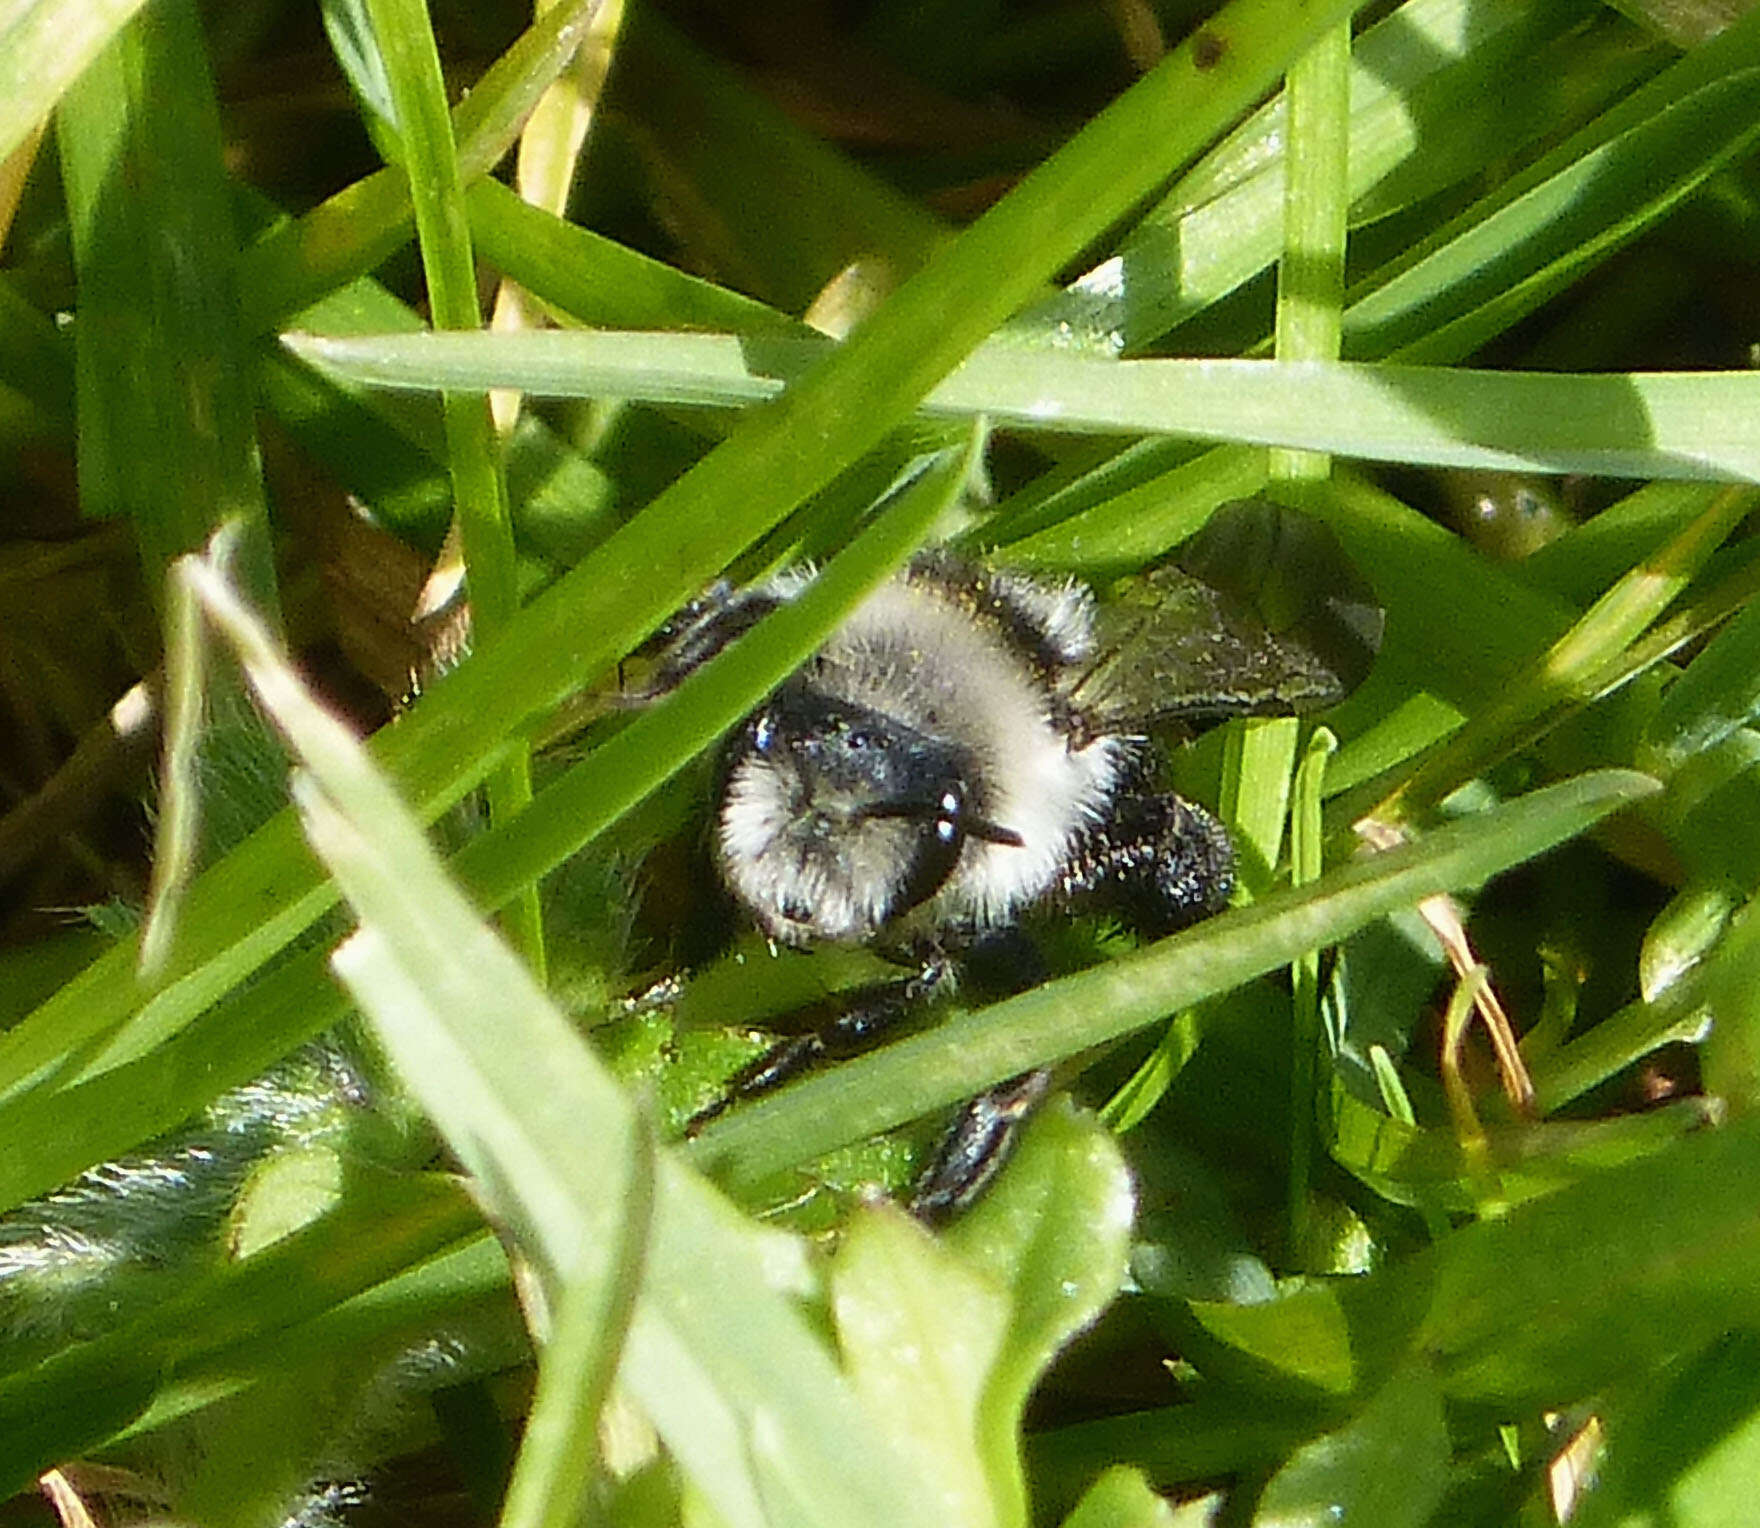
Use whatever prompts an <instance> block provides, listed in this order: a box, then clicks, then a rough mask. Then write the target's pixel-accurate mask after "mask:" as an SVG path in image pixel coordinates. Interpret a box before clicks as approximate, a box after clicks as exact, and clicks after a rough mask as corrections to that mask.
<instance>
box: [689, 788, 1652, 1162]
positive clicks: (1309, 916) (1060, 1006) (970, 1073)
mask: <svg viewBox="0 0 1760 1528" xmlns="http://www.w3.org/2000/svg"><path fill="white" fill-rule="evenodd" d="M1656 788H1657V787H1656V785H1655V782H1654V781H1652V780H1650V779H1648V778H1647V777H1645V776H1642V775H1635V774H1630V773H1625V772H1619V771H1612V772H1607V773H1605V774H1602V775H1599V776H1586V777H1584V778H1582V779H1579V780H1576V781H1572V782H1569V783H1567V784H1565V785H1560V786H1553V787H1549V788H1547V789H1546V790H1542V791H1538V792H1536V793H1534V794H1533V795H1532V796H1530V797H1527V798H1525V799H1523V800H1521V801H1518V802H1514V803H1512V804H1510V805H1508V806H1505V807H1502V808H1499V809H1498V810H1497V811H1495V812H1491V813H1488V814H1485V815H1484V816H1481V817H1477V818H1474V819H1472V820H1470V821H1468V822H1464V823H1459V824H1455V825H1452V826H1450V827H1447V828H1443V829H1441V830H1439V831H1437V832H1436V833H1433V834H1431V835H1429V836H1428V837H1427V838H1426V839H1425V840H1424V841H1423V842H1422V843H1419V844H1415V845H1410V846H1408V847H1406V848H1403V849H1400V850H1396V851H1394V852H1392V853H1389V854H1386V855H1378V856H1376V857H1374V858H1373V859H1371V860H1366V861H1359V862H1357V863H1354V864H1350V865H1346V866H1343V867H1341V868H1339V869H1337V870H1335V871H1333V872H1332V874H1331V875H1329V876H1327V877H1324V878H1322V879H1321V880H1320V881H1318V882H1316V883H1315V884H1314V885H1313V886H1310V887H1306V888H1303V889H1302V890H1300V891H1289V892H1283V893H1279V894H1277V895H1275V896H1272V897H1268V898H1266V899H1265V900H1264V901H1262V902H1258V903H1256V904H1254V905H1253V906H1252V907H1248V908H1242V909H1238V910H1236V911H1234V912H1230V913H1226V914H1224V915H1222V916H1221V917H1218V918H1213V919H1211V920H1209V921H1208V922H1206V923H1204V924H1201V925H1200V926H1199V927H1197V928H1195V929H1192V930H1189V931H1188V932H1186V933H1183V934H1177V935H1175V936H1174V937H1173V938H1171V939H1166V940H1163V941H1161V942H1160V943H1158V944H1156V945H1153V946H1151V947H1150V948H1148V949H1146V950H1143V951H1141V952H1140V953H1138V954H1136V955H1133V956H1127V957H1125V958H1124V959H1121V960H1118V961H1115V962H1114V963H1112V964H1111V965H1109V966H1105V967H1102V968H1099V969H1096V970H1092V971H1086V972H1083V973H1081V974H1079V975H1076V976H1070V977H1065V978H1063V979H1061V980H1058V981H1054V982H1051V983H1048V984H1047V985H1045V986H1043V987H1039V988H1037V989H1035V990H1034V991H1032V992H1029V993H1026V994H1024V995H1023V996H1021V997H1018V998H1012V999H1010V1000H1009V1001H1007V1002H1004V1003H998V1004H996V1005H995V1006H993V1007H990V1008H987V1009H984V1010H982V1011H981V1012H977V1013H971V1014H967V1015H964V1016H963V1017H960V1018H957V1019H954V1020H950V1021H949V1022H948V1023H946V1024H943V1025H941V1026H939V1027H938V1028H937V1029H936V1031H935V1032H934V1033H932V1034H925V1035H921V1036H918V1037H916V1038H913V1039H909V1040H904V1041H901V1042H899V1043H898V1044H895V1045H891V1046H888V1047H886V1048H885V1049H884V1050H881V1051H878V1052H876V1053H875V1054H873V1055H871V1056H866V1057H863V1058H861V1059H859V1060H856V1061H851V1062H848V1063H846V1064H845V1065H843V1066H840V1067H838V1068H837V1069H836V1071H835V1072H833V1073H828V1074H824V1075H821V1076H816V1077H809V1078H807V1079H805V1080H804V1081H802V1082H800V1083H798V1084H796V1085H794V1086H792V1087H790V1088H788V1089H786V1090H785V1091H783V1092H782V1093H780V1094H779V1095H777V1096H776V1097H774V1098H768V1099H759V1100H755V1101H753V1102H752V1103H750V1104H748V1105H746V1106H745V1107H744V1108H742V1109H740V1110H738V1111H736V1112H734V1113H731V1114H728V1115H725V1116H723V1117H722V1118H721V1119H719V1120H716V1121H715V1122H714V1123H713V1124H711V1125H710V1126H709V1127H708V1129H706V1130H705V1131H704V1132H703V1133H702V1135H700V1136H699V1137H697V1139H696V1140H695V1141H694V1142H693V1143H692V1155H693V1156H694V1157H695V1158H697V1159H698V1160H700V1161H703V1162H704V1163H707V1164H713V1165H714V1167H715V1170H716V1172H717V1173H718V1174H720V1175H725V1176H726V1177H727V1178H728V1180H729V1181H732V1182H734V1183H755V1182H758V1181H761V1180H762V1178H763V1177H764V1175H765V1174H767V1173H770V1172H774V1171H776V1170H777V1169H779V1168H782V1167H787V1166H791V1165H793V1164H795V1163H798V1162H802V1161H806V1160H810V1159H811V1158H812V1157H814V1156H817V1155H820V1154H822V1153H823V1152H825V1151H829V1150H831V1149H833V1148H834V1147H836V1146H840V1145H843V1144H845V1143H846V1142H848V1141H852V1140H860V1139H862V1138H863V1137H865V1136H868V1135H872V1134H873V1133H875V1132H876V1131H879V1130H885V1129H890V1128H891V1127H892V1126H894V1125H898V1124H901V1123H903V1122H904V1121H905V1120H908V1119H912V1118H915V1117H916V1116H917V1115H919V1114H922V1113H925V1112H927V1111H928V1110H930V1109H936V1108H942V1107H945V1106H946V1105H948V1104H952V1103H956V1102H958V1101H960V1100H961V1099H964V1098H968V1097H970V1096H971V1094H972V1092H973V1090H974V1089H977V1088H982V1087H985V1086H988V1085H989V1084H991V1083H993V1082H1001V1081H1003V1080H1004V1079H1005V1078H1008V1077H1013V1076H1016V1075H1017V1074H1019V1073H1020V1072H1023V1071H1025V1070H1027V1069H1029V1068H1031V1067H1035V1066H1042V1065H1044V1064H1046V1063H1048V1062H1050V1061H1053V1060H1056V1059H1058V1058H1061V1057H1064V1056H1069V1055H1074V1054H1075V1053H1077V1052H1078V1051H1082V1050H1085V1049H1087V1048H1089V1047H1090V1046H1095V1045H1100V1044H1104V1043H1105V1042H1107V1041H1108V1040H1112V1039H1115V1038H1117V1037H1118V1036H1119V1035H1122V1034H1129V1033H1131V1032H1132V1031H1133V1030H1136V1029H1140V1028H1142V1027H1143V1026H1144V1025H1147V1024H1150V1023H1153V1022H1154V1021H1155V1020H1156V1019H1158V1018H1161V1017H1163V1016H1164V1015H1166V1014H1168V1013H1170V1012H1173V1011H1174V1010H1175V1009H1178V1008H1182V1007H1185V1006H1187V1005H1189V1004H1191V1003H1195V1002H1198V1001H1200V1000H1201V999H1203V998H1205V997H1208V996H1211V995H1213V994H1215V993H1218V992H1222V991H1225V990H1227V989H1228V988H1230V987H1234V986H1238V985H1239V984H1240V983H1241V982H1244V981H1248V980H1250V979H1251V978H1253V977H1254V976H1258V975H1262V974H1264V973H1265V972H1267V971H1271V970H1275V969H1276V968H1277V967H1278V966H1280V965H1287V964H1288V963H1289V962H1290V961H1291V960H1293V959H1294V958H1295V957H1296V956H1297V955H1299V954H1301V953H1302V952H1303V951H1305V950H1309V949H1313V948H1315V947H1316V946H1318V945H1321V944H1325V943H1328V942H1331V941H1334V940H1337V939H1340V938H1342V937H1343V936H1344V935H1345V934H1347V933H1349V932H1350V931H1352V930H1354V929H1357V928H1360V927H1362V926H1363V925H1364V924H1365V923H1367V922H1369V921H1370V920H1371V919H1373V918H1376V917H1379V916H1381V915H1383V914H1384V913H1387V912H1390V911H1392V910H1393V909H1394V908H1397V907H1401V906H1404V905H1407V904H1408V903H1409V902H1411V901H1413V900H1415V899H1417V898H1420V897H1424V896H1429V895H1431V894H1433V893H1435V892H1439V891H1446V890H1451V889H1455V888H1458V887H1461V886H1464V885H1470V884H1474V883H1476V882H1478V881H1481V880H1483V879H1485V878H1486V877H1487V876H1489V875H1492V874H1495V873H1496V871H1497V870H1499V869H1502V868H1505V867H1507V866H1508V865H1511V864H1515V863H1518V862H1520V861H1521V860H1523V859H1527V858H1531V857H1532V856H1533V855H1535V854H1539V853H1541V852H1543V851H1544V850H1545V849H1547V848H1550V847H1551V846H1552V845H1554V844H1556V843H1559V842H1562V841H1563V840H1564V839H1566V838H1569V837H1570V836H1572V835H1573V834H1575V833H1578V832H1581V831H1582V830H1583V829H1585V828H1586V827H1588V826H1589V825H1590V824H1592V823H1594V822H1596V821H1599V820H1600V819H1601V818H1602V817H1604V816H1606V815H1607V814H1608V813H1610V812H1613V811H1617V810H1618V809H1620V808H1621V807H1623V806H1628V805H1632V804H1635V803H1636V802H1638V801H1641V800H1643V799H1644V798H1645V797H1647V796H1650V795H1653V794H1654V793H1655V791H1656Z"/></svg>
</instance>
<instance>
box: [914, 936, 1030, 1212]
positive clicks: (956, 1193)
mask: <svg viewBox="0 0 1760 1528" xmlns="http://www.w3.org/2000/svg"><path fill="white" fill-rule="evenodd" d="M960 974H961V980H962V981H964V982H967V983H969V984H971V985H972V986H973V987H974V988H976V989H978V990H980V991H982V992H984V993H985V994H986V995H993V996H1003V995H1013V994H1014V993H1017V992H1025V991H1026V990H1027V989H1028V988H1029V987H1033V986H1037V985H1038V984H1039V983H1040V982H1042V981H1044V980H1045V979H1046V978H1047V977H1048V976H1049V975H1050V974H1051V973H1050V971H1049V970H1047V969H1046V966H1045V961H1044V957H1043V956H1042V955H1041V954H1040V952H1039V948H1038V946H1037V945H1035V944H1034V943H1033V941H1032V940H1031V939H1030V938H1029V937H1028V936H1027V935H1026V934H1025V933H1023V932H1022V931H1021V930H1020V929H1018V928H1001V929H994V930H992V931H991V932H989V933H988V934H986V935H985V936H984V937H983V938H981V939H979V940H978V941H977V942H976V943H975V944H973V945H972V946H971V948H970V949H968V950H967V951H966V953H965V958H964V960H963V961H962V963H961V972H960ZM1050 1091H1051V1068H1049V1067H1035V1068H1034V1069H1033V1070H1032V1071H1030V1072H1022V1073H1021V1074H1020V1076H1018V1077H1011V1078H1010V1079H1009V1080H1008V1081H1007V1082H1003V1083H998V1084H997V1085H996V1086H995V1087H993V1088H989V1089H987V1090H986V1091H984V1092H982V1093H980V1094H979V1095H978V1096H977V1097H976V1098H973V1099H970V1100H968V1101H967V1102H966V1103H965V1104H963V1105H961V1107H960V1111H959V1113H958V1114H956V1115H955V1116H954V1118H953V1123H952V1124H951V1125H949V1126H948V1127H947V1133H946V1134H945V1135H943V1136H942V1137H941V1142H940V1144H939V1145H938V1146H937V1147H936V1148H935V1155H934V1156H933V1157H932V1158H930V1161H929V1165H928V1166H927V1167H926V1168H925V1169H924V1170H923V1171H922V1172H921V1173H920V1174H919V1175H918V1177H917V1181H916V1183H915V1185H914V1186H913V1187H912V1189H911V1196H910V1199H909V1201H908V1202H907V1205H906V1207H907V1208H908V1209H909V1210H910V1212H911V1214H913V1215H915V1216H916V1217H917V1219H918V1220H920V1221H922V1222H923V1223H924V1224H925V1225H930V1226H939V1225H945V1224H946V1223H947V1222H948V1221H949V1220H951V1219H953V1217H954V1216H955V1215H957V1214H959V1213H960V1212H961V1211H962V1210H965V1209H966V1208H968V1207H969V1206H970V1205H971V1204H973V1203H974V1202H975V1201H976V1200H977V1199H978V1197H979V1196H980V1195H981V1194H982V1193H983V1192H984V1190H985V1189H987V1188H989V1187H990V1184H991V1182H992V1181H993V1180H994V1179H995V1177H996V1175H997V1173H999V1172H1001V1171H1002V1168H1003V1166H1004V1165H1005V1164H1006V1163H1007V1161H1008V1159H1009V1157H1010V1156H1011V1155H1012V1154H1013V1152H1014V1146H1015V1142H1016V1140H1017V1139H1018V1138H1019V1136H1020V1127H1021V1125H1022V1124H1023V1123H1025V1121H1026V1119H1027V1116H1028V1115H1030V1114H1031V1113H1032V1112H1033V1110H1034V1109H1036V1108H1037V1107H1038V1106H1039V1104H1040V1103H1041V1101H1043V1099H1044V1097H1045V1095H1046V1094H1047V1093H1048V1092H1050Z"/></svg>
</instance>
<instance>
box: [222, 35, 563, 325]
mask: <svg viewBox="0 0 1760 1528" xmlns="http://www.w3.org/2000/svg"><path fill="white" fill-rule="evenodd" d="M595 3H596V0H572V3H570V4H566V5H556V6H552V7H551V8H550V9H549V10H546V11H545V12H544V14H543V15H541V16H540V17H538V19H537V20H536V21H534V22H533V23H532V25H531V26H530V27H529V28H528V29H527V30H526V31H525V32H524V33H523V34H522V35H521V36H520V38H519V40H518V41H517V42H515V43H514V45H513V46H512V47H511V48H509V49H508V50H507V51H506V52H505V53H503V54H502V55H501V57H500V58H498V59H497V60H496V61H495V63H494V64H493V65H492V66H491V67H490V69H489V70H488V71H487V72H486V73H485V74H484V76H483V77H482V79H480V80H479V81H477V86H476V89H474V90H473V91H472V92H471V93H470V94H469V95H468V96H466V97H465V99H464V100H463V101H461V102H460V103H459V105H458V108H457V110H456V112H455V113H454V118H455V125H454V133H455V136H456V140H457V143H458V146H459V148H458V161H459V172H460V174H461V176H462V177H463V179H464V180H465V181H466V182H467V183H468V182H470V181H473V180H476V179H477V178H478V177H480V176H483V175H486V174H488V172H489V171H490V170H492V169H493V168H494V167H495V165H496V164H497V163H498V162H499V161H500V159H501V156H502V155H503V154H505V153H506V152H507V150H508V149H509V148H510V147H512V145H513V141H514V139H515V138H516V137H517V136H518V135H519V130H520V127H521V125H522V124H523V123H524V121H525V119H526V117H527V115H529V113H530V112H531V110H532V108H533V107H534V106H535V105H536V104H537V101H538V98H539V97H540V96H542V95H543V93H544V91H545V89H546V87H548V85H549V84H550V82H551V81H552V80H554V79H555V78H556V76H557V75H558V74H560V73H561V72H562V70H563V69H565V68H567V66H568V61H569V59H570V58H572V57H573V56H574V51H575V49H576V48H577V47H578V46H579V45H580V41H581V35H582V32H583V30H584V29H585V26H586V17H587V16H588V14H589V12H590V11H591V9H592V7H593V5H594V4H595ZM413 226H414V211H413V209H412V207H411V204H410V194H409V181H408V179H407V177H406V176H405V175H404V174H403V172H402V171H401V170H398V169H394V168H386V169H383V170H380V171H378V172H377V173H376V174H373V175H369V176H367V177H366V179H364V180H360V181H356V182H355V184H354V185H352V186H349V187H348V188H347V189H346V190H343V191H339V192H337V193H336V194H335V195H334V196H332V197H330V198H329V199H328V200H326V201H324V202H321V203H319V205H318V206H316V207H314V208H313V209H312V210H311V211H310V212H308V213H305V214H303V215H302V216H300V217H298V218H295V219H294V220H293V221H291V222H289V223H284V224H282V225H280V226H279V227H277V228H275V229H273V230H271V231H270V232H269V233H268V234H266V235H264V236H263V237H262V238H261V239H259V240H258V241H257V242H256V243H255V244H253V245H252V246H251V247H250V248H249V249H248V250H247V251H246V252H245V255H244V258H243V260H242V261H241V262H240V289H241V291H242V293H243V296H244V310H243V315H244V316H243V326H244V328H245V331H246V332H247V333H262V332H264V331H266V330H269V329H273V328H274V327H275V326H276V324H278V323H280V322H281V321H282V320H283V319H285V318H286V317H287V316H288V315H289V314H291V313H297V312H299V311H300V310H301V309H302V308H306V307H309V306H311V304H312V303H314V302H316V301H318V299H319V298H321V297H323V296H324V295H325V294H326V293H328V292H330V291H333V290H334V289H335V288H337V287H339V286H342V285H344V284H345V283H347V282H349V281H352V280H354V279H355V278H356V277H359V276H364V275H366V274H367V272H368V271H370V270H372V269H373V267H374V266H376V265H378V264H379V262H380V261H382V260H383V259H384V258H385V257H386V256H387V255H389V254H390V253H391V252H392V251H393V250H395V249H397V247H398V246H399V245H401V244H402V243H404V241H405V240H407V239H408V237H409V234H410V231H411V229H412V227H413Z"/></svg>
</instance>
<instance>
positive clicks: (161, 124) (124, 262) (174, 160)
mask: <svg viewBox="0 0 1760 1528" xmlns="http://www.w3.org/2000/svg"><path fill="white" fill-rule="evenodd" d="M57 137H58V140H59V142H60V147H61V165H62V175H63V178H64V180H65V182H66V188H67V203H68V217H69V223H70V227H71V232H72V238H73V250H74V261H75V265H76V268H77V272H78V280H79V322H78V329H77V334H76V340H75V351H76V371H77V382H78V393H79V474H80V488H81V499H82V507H83V509H84V512H85V513H86V514H88V515H126V516H127V517H128V518H129V519H130V520H131V521H132V523H133V525H134V527H135V534H136V537H137V539H138V541H139V544H140V549H141V558H142V563H143V566H144V567H145V570H146V576H147V581H148V586H149V588H151V589H152V590H153V591H154V593H155V595H157V593H158V591H159V589H160V587H161V580H162V577H163V573H164V569H165V567H166V565H167V564H168V563H169V562H170V560H171V559H172V558H174V557H176V556H177V555H179V554H180V553H182V552H186V551H189V550H190V549H192V548H194V547H197V546H200V545H201V544H202V542H203V541H204V540H206V538H207V536H208V534H209V533H210V532H211V531H212V530H213V529H214V528H215V527H216V526H218V525H220V524H222V523H223V522H225V521H227V520H230V519H239V520H242V521H243V522H244V523H245V524H246V525H247V526H249V527H250V533H249V536H248V537H247V539H246V542H245V545H244V556H245V559H246V561H245V565H244V567H243V569H242V572H243V575H244V576H245V577H246V578H247V579H248V580H249V582H250V585H251V588H252V590H253V592H254V594H255V595H256V597H257V598H258V599H259V600H261V601H262V602H263V605H264V608H265V609H269V610H273V609H274V608H275V579H274V572H273V567H272V563H271V560H270V551H269V540H268V526H267V520H266V512H265V507H264V503H263V496H262V485H261V482H260V480H259V478H258V474H257V448H256V436H255V431H254V425H253V420H252V417H251V387H250V383H249V381H248V372H247V370H246V367H245V361H244V350H243V339H242V335H241V333H240V330H239V327H238V304H239V289H238V286H237V284H236V279H235V278H236V263H235V262H236V248H237V234H236V232H235V231H234V227H233V222H232V209H231V203H230V198H229V196H228V193H227V189H226V183H225V176H224V172H223V169H222V165H221V137H220V118H219V110H218V107H217V104H216V101H215V97H214V86H213V81H212V80H211V78H210V77H209V74H208V62H207V56H206V53H205V51H204V45H203V40H202V31H201V22H200V18H199V17H198V15H197V13H196V8H195V6H194V5H193V4H192V3H188V0H168V3H165V4H160V5H156V6H154V7H153V9H152V10H151V11H149V12H147V13H146V14H144V15H142V16H140V17H138V18H136V19H135V20H134V21H132V22H131V23H129V25H128V26H127V27H125V28H123V29H122V30H121V31H120V32H119V33H117V35H116V37H115V38H114V40H113V41H112V42H111V43H110V45H109V46H108V47H107V48H106V49H105V50H104V52H103V53H102V55H101V56H100V57H99V58H98V59H97V60H96V61H95V62H94V63H93V64H92V65H91V67H90V68H88V69H87V70H86V72H85V73H84V74H83V75H82V76H81V78H80V80H79V83H78V85H77V86H76V87H75V88H74V89H73V90H72V91H70V92H69V94H68V96H67V99H66V101H65V103H64V104H63V106H62V109H61V114H60V117H59V128H58V132H57Z"/></svg>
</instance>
